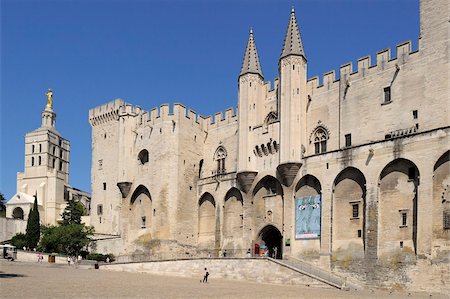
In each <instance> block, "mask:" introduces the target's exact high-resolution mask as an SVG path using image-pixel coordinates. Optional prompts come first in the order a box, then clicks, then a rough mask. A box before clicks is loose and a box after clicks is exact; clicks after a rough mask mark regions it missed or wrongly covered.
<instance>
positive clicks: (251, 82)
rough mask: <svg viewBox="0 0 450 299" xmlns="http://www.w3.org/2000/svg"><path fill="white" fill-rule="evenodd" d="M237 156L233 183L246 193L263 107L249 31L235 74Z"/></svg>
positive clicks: (261, 78)
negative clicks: (239, 64)
mask: <svg viewBox="0 0 450 299" xmlns="http://www.w3.org/2000/svg"><path fill="white" fill-rule="evenodd" d="M238 81H239V96H238V97H239V100H238V124H239V156H238V173H237V179H238V183H239V186H240V188H241V190H243V191H244V192H248V190H249V189H250V187H251V185H252V183H253V180H254V178H255V177H256V174H257V172H256V171H255V166H254V162H255V161H252V158H254V157H252V151H251V149H252V148H253V146H252V145H253V127H254V126H256V125H258V124H257V117H258V112H259V110H260V109H262V105H263V103H262V102H263V101H262V98H263V89H264V76H263V73H262V70H261V65H260V64H259V57H258V51H257V50H256V44H255V40H254V38H253V30H250V34H249V37H248V41H247V47H246V48H245V53H244V61H243V62H242V68H241V72H240V74H239V79H238Z"/></svg>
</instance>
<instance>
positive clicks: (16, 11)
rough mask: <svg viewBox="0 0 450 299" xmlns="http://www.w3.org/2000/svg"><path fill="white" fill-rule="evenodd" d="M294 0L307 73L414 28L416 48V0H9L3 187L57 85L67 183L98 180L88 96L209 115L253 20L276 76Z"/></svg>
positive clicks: (266, 64) (408, 36)
mask: <svg viewBox="0 0 450 299" xmlns="http://www.w3.org/2000/svg"><path fill="white" fill-rule="evenodd" d="M292 5H294V7H295V11H296V16H297V21H298V22H299V26H300V31H301V35H302V39H303V45H304V48H305V52H306V55H307V58H308V78H311V77H314V76H317V75H318V76H322V75H323V74H324V73H325V72H327V71H330V70H333V69H336V70H337V69H339V66H340V65H342V64H345V63H347V62H349V61H353V65H354V67H355V65H356V61H357V59H358V58H360V57H363V56H366V55H369V54H370V55H372V56H373V57H375V56H374V55H375V53H376V52H377V51H379V50H381V49H384V48H391V49H392V50H393V51H392V52H391V53H392V55H393V56H395V46H396V44H398V43H401V42H403V41H406V40H411V41H412V43H413V49H416V48H417V41H418V37H419V1H418V0H370V1H369V0H364V1H362V0H314V1H313V0H300V1H298V0H296V1H284V0H281V1H275V0H273V1H272V0H271V1H269V0H259V1H250V0H245V1H214V0H213V1H207V0H203V1H181V0H178V1H150V0H148V1H144V0H112V1H106V0H102V1H101V0H93V1H87V0H71V1H56V0H53V1H48V0H39V1H31V0H21V1H11V0H1V88H0V89H1V139H0V141H1V143H0V169H1V172H0V192H2V193H4V195H5V197H6V198H8V199H9V198H10V197H11V196H12V195H14V193H15V192H16V173H17V172H18V171H23V167H24V166H23V164H24V136H25V134H26V133H27V132H29V131H32V130H34V129H36V128H38V127H39V126H40V123H41V111H42V110H43V109H44V107H45V104H46V97H45V95H44V94H45V92H46V91H47V89H48V88H52V89H53V101H54V110H55V112H56V113H57V122H56V127H57V129H58V131H59V132H60V133H61V134H62V135H63V136H64V137H65V138H67V139H69V140H70V141H71V153H70V155H71V157H70V184H71V185H72V186H74V187H77V188H80V189H83V190H86V191H90V178H91V173H90V167H91V128H90V125H89V123H88V111H89V109H90V108H93V107H95V106H98V105H101V104H103V103H106V102H108V101H111V100H114V99H116V98H122V99H124V100H125V101H127V102H130V103H132V104H135V105H139V106H141V107H143V108H144V109H147V110H150V109H151V108H153V107H155V106H159V105H160V104H162V103H174V102H181V103H183V104H185V105H186V106H187V107H188V108H191V109H193V110H195V111H197V112H198V113H200V114H202V115H209V114H214V113H215V112H216V111H224V110H225V109H226V108H227V107H231V106H236V105H237V76H238V74H239V71H240V67H241V63H242V58H243V54H244V50H245V45H246V42H247V38H248V33H249V29H250V27H253V29H254V35H255V41H256V45H257V48H258V52H259V56H260V61H261V65H262V69H263V72H264V75H265V80H266V81H268V80H270V81H273V79H274V78H275V77H276V76H277V64H278V58H279V55H280V53H281V48H282V44H283V38H284V34H285V30H286V27H287V23H288V20H289V14H290V10H291V6H292ZM374 61H375V58H373V59H372V63H373V62H374Z"/></svg>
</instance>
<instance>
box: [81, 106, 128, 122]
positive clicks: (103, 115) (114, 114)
mask: <svg viewBox="0 0 450 299" xmlns="http://www.w3.org/2000/svg"><path fill="white" fill-rule="evenodd" d="M124 104H125V102H124V101H123V100H122V99H116V100H114V101H111V102H109V103H106V104H103V105H101V106H98V107H95V108H92V109H90V110H89V123H90V124H91V126H97V125H99V124H103V123H106V122H109V121H112V120H118V119H119V109H120V108H121V107H122V106H123V105H124Z"/></svg>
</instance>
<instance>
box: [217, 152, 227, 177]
mask: <svg viewBox="0 0 450 299" xmlns="http://www.w3.org/2000/svg"><path fill="white" fill-rule="evenodd" d="M226 157H227V151H226V150H225V148H224V147H223V146H219V147H218V148H217V150H216V153H215V154H214V161H216V163H217V174H224V173H225V172H226V169H225V158H226Z"/></svg>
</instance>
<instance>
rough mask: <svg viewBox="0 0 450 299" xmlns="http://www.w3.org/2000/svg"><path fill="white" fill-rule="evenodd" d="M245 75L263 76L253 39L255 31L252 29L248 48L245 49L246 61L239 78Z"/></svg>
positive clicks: (243, 63)
mask: <svg viewBox="0 0 450 299" xmlns="http://www.w3.org/2000/svg"><path fill="white" fill-rule="evenodd" d="M245 74H257V75H260V76H261V77H264V76H263V73H262V70H261V65H260V64H259V56H258V50H256V43H255V39H254V38H253V29H250V34H249V36H248V41H247V47H246V48H245V53H244V61H243V62H242V68H241V72H240V74H239V76H242V75H245Z"/></svg>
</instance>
